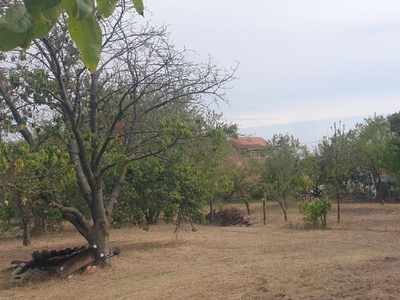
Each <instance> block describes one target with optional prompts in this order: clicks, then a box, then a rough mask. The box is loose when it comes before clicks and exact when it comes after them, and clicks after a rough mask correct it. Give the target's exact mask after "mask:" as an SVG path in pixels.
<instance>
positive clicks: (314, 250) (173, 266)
mask: <svg viewBox="0 0 400 300" xmlns="http://www.w3.org/2000/svg"><path fill="white" fill-rule="evenodd" d="M241 208H243V210H244V205H242V206H241ZM250 208H251V209H252V212H253V214H252V216H253V217H254V218H255V219H256V220H257V221H258V223H257V224H256V225H254V226H251V227H245V226H230V227H217V226H209V225H198V226H196V228H197V229H198V231H197V232H192V231H191V230H190V229H191V228H190V226H187V228H186V230H180V231H179V232H178V234H177V235H174V227H173V226H172V225H166V224H160V225H157V226H152V227H151V228H150V230H149V231H148V232H146V231H143V230H141V229H139V228H136V227H132V226H125V227H123V228H122V229H115V230H112V231H111V234H110V239H111V241H112V245H113V246H118V247H119V248H120V249H121V251H122V253H121V256H120V257H119V258H116V259H115V260H114V267H113V268H111V269H102V270H98V271H97V272H96V273H94V274H76V275H75V274H74V275H73V276H72V278H71V279H65V280H61V279H52V280H49V281H46V282H43V283H37V284H27V285H24V286H15V285H11V284H9V283H8V279H9V277H10V272H11V271H10V270H9V269H8V268H10V266H11V265H10V262H11V260H13V259H15V260H30V253H31V252H33V251H35V250H44V249H52V248H57V249H58V248H65V247H75V246H81V245H85V240H84V239H83V238H82V237H81V236H80V235H79V234H78V233H77V232H76V231H74V230H73V229H72V228H68V227H67V228H66V230H65V231H64V232H63V233H50V234H46V235H44V236H40V237H34V238H33V239H32V245H31V246H30V247H28V248H27V247H23V246H22V245H21V244H22V242H21V239H15V238H3V239H2V241H1V243H0V269H1V270H3V271H1V273H0V299H57V300H61V299H112V300H117V299H138V300H142V299H143V300H145V299H400V284H399V281H400V205H399V204H386V205H380V204H342V214H341V219H342V222H341V223H340V224H337V223H336V210H335V209H336V207H335V204H334V205H333V210H332V212H330V213H329V215H328V228H327V229H326V230H305V229H301V228H300V227H301V226H298V225H299V224H301V216H300V215H299V214H298V212H297V209H296V207H291V208H290V209H289V211H288V218H289V222H285V221H284V219H283V214H282V212H281V210H280V208H279V205H278V204H277V203H268V205H267V224H266V226H263V224H262V206H261V204H254V203H253V204H251V206H250Z"/></svg>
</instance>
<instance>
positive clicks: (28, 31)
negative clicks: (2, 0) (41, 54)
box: [0, 5, 34, 51]
mask: <svg viewBox="0 0 400 300" xmlns="http://www.w3.org/2000/svg"><path fill="white" fill-rule="evenodd" d="M33 24H34V19H33V18H32V16H31V15H29V14H28V13H27V11H26V9H25V6H23V5H15V6H13V7H12V8H10V9H8V10H7V12H6V14H5V15H4V16H3V17H1V18H0V51H9V50H12V49H14V48H16V47H18V46H20V47H23V48H28V47H29V46H30V44H31V42H32V39H33V28H34V26H33Z"/></svg>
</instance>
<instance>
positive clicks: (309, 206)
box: [297, 198, 332, 229]
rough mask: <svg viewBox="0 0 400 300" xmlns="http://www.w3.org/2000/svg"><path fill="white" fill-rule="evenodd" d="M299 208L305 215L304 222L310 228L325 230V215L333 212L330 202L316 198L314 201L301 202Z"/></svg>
mask: <svg viewBox="0 0 400 300" xmlns="http://www.w3.org/2000/svg"><path fill="white" fill-rule="evenodd" d="M297 206H298V207H299V211H300V213H302V214H303V215H304V217H303V221H304V222H305V224H306V226H307V227H308V228H312V229H319V228H325V226H326V224H325V222H324V215H325V214H327V213H328V212H329V211H330V210H331V207H332V202H331V201H330V200H328V199H326V200H321V199H318V198H315V199H314V200H312V201H304V202H299V203H298V204H297Z"/></svg>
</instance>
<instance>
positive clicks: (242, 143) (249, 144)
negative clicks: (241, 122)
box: [229, 137, 268, 159]
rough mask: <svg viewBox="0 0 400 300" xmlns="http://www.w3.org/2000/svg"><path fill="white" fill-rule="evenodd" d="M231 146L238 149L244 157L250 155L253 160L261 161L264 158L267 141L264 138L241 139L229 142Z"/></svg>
mask: <svg viewBox="0 0 400 300" xmlns="http://www.w3.org/2000/svg"><path fill="white" fill-rule="evenodd" d="M229 142H230V144H231V145H232V146H233V147H235V148H236V149H238V150H239V151H240V152H241V154H242V155H246V154H249V156H250V157H251V158H257V159H261V158H263V157H264V154H263V152H265V151H264V150H265V147H266V146H267V145H268V143H267V141H266V140H264V139H263V138H262V137H239V138H237V139H232V140H230V141H229Z"/></svg>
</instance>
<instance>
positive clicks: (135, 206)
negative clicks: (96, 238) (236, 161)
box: [113, 112, 236, 228]
mask: <svg viewBox="0 0 400 300" xmlns="http://www.w3.org/2000/svg"><path fill="white" fill-rule="evenodd" d="M187 113H188V112H187ZM187 116H188V117H189V119H187V120H186V121H185V123H186V128H189V127H191V134H190V137H191V138H189V139H183V140H180V141H179V142H178V143H177V145H176V146H175V147H173V148H170V149H168V150H167V151H165V152H164V153H163V154H162V155H157V156H152V157H148V158H146V159H144V160H141V161H138V162H136V163H135V164H134V165H132V167H131V168H130V169H129V170H128V173H127V179H126V184H125V187H124V190H123V195H122V197H121V201H119V203H118V205H117V206H116V208H115V212H114V214H113V221H114V222H116V223H117V225H118V224H120V223H123V222H127V221H128V222H133V223H137V224H140V225H142V226H144V227H145V228H147V226H148V225H150V224H156V223H158V220H159V218H160V216H161V215H162V218H163V219H164V220H165V221H167V222H171V221H173V222H174V223H175V224H176V225H177V226H179V225H180V224H182V222H184V221H188V222H190V223H192V224H193V222H202V221H203V218H204V214H203V207H204V204H205V200H207V199H208V198H209V197H210V196H211V195H213V194H214V192H215V189H218V183H219V182H220V180H219V179H218V169H219V165H218V159H220V154H219V153H220V151H221V148H222V146H223V142H224V141H225V140H226V136H227V135H232V134H235V132H236V126H234V125H233V126H230V125H226V124H223V123H222V124H221V123H220V122H218V123H217V124H216V123H215V122H216V121H217V120H218V119H219V118H220V117H221V116H218V115H215V114H211V115H210V116H211V120H209V119H208V120H207V118H201V117H200V116H197V117H196V118H195V119H192V122H191V121H190V114H188V115H187ZM204 121H205V122H204ZM210 121H211V122H213V124H210ZM189 123H192V124H193V125H194V126H188V124H189ZM164 128H165V129H166V130H167V131H171V132H174V131H175V130H173V129H172V128H174V127H169V128H168V129H167V128H166V127H164ZM194 137H196V138H194ZM221 137H222V138H223V139H221Z"/></svg>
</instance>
